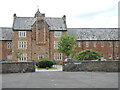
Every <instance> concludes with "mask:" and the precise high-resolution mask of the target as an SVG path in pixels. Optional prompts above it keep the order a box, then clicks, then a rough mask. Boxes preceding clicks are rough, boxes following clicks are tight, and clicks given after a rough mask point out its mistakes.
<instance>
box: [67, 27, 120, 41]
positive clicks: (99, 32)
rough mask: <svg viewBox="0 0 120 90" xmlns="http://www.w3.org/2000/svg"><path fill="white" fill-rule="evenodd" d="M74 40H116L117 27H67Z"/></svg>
mask: <svg viewBox="0 0 120 90" xmlns="http://www.w3.org/2000/svg"><path fill="white" fill-rule="evenodd" d="M67 30H68V34H70V35H74V36H75V38H76V40H118V28H68V29H67Z"/></svg>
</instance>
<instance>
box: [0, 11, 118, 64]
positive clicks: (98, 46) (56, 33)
mask: <svg viewBox="0 0 120 90" xmlns="http://www.w3.org/2000/svg"><path fill="white" fill-rule="evenodd" d="M66 33H68V34H69V35H74V36H75V38H76V43H77V45H78V46H77V48H76V53H77V52H79V51H81V50H85V49H93V50H96V51H99V52H101V53H103V55H104V58H106V59H107V60H118V59H119V52H118V48H119V43H118V41H119V40H118V28H67V24H66V16H65V15H64V16H63V17H61V18H56V17H45V14H43V13H40V11H39V10H38V11H37V12H36V13H35V16H34V17H17V15H16V14H14V21H13V27H12V28H7V27H2V28H0V50H1V52H0V60H7V61H9V60H12V61H20V62H25V61H32V60H34V61H35V60H38V59H41V58H50V59H53V60H56V61H62V60H64V59H65V58H66V57H65V55H63V54H62V53H59V52H58V51H57V48H58V41H59V40H60V37H61V35H64V34H66Z"/></svg>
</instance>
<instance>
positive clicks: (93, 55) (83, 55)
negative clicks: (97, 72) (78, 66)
mask: <svg viewBox="0 0 120 90" xmlns="http://www.w3.org/2000/svg"><path fill="white" fill-rule="evenodd" d="M102 56H103V55H102V54H101V53H100V52H97V51H94V50H92V49H86V50H83V51H80V52H79V53H77V54H76V55H75V57H74V58H75V59H76V60H96V59H98V58H100V57H102Z"/></svg>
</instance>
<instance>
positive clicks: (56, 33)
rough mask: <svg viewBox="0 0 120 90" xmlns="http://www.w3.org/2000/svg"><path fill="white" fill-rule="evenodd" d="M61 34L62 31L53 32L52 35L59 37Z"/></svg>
mask: <svg viewBox="0 0 120 90" xmlns="http://www.w3.org/2000/svg"><path fill="white" fill-rule="evenodd" d="M61 35H62V32H57V31H56V32H54V37H56V38H60V37H61Z"/></svg>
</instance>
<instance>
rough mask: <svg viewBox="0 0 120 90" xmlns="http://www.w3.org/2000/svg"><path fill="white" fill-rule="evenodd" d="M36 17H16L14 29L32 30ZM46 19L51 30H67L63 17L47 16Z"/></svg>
mask: <svg viewBox="0 0 120 90" xmlns="http://www.w3.org/2000/svg"><path fill="white" fill-rule="evenodd" d="M35 21H36V18H34V17H16V18H15V20H14V23H13V29H14V30H32V25H33V24H34V23H35ZM45 21H46V22H47V24H48V25H49V30H66V25H65V23H64V20H63V19H62V18H51V17H45Z"/></svg>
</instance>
